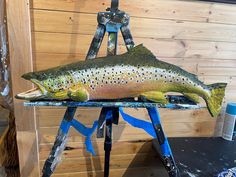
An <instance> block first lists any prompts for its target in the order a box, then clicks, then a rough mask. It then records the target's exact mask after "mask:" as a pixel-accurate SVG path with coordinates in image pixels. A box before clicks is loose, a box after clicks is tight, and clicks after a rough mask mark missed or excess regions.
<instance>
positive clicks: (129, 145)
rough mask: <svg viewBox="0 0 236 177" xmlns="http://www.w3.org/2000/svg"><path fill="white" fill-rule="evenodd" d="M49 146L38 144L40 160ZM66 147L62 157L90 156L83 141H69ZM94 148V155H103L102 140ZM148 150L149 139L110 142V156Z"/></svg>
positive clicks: (46, 154)
mask: <svg viewBox="0 0 236 177" xmlns="http://www.w3.org/2000/svg"><path fill="white" fill-rule="evenodd" d="M51 147H52V144H42V145H40V156H39V157H40V160H45V159H46V158H47V157H48V155H49V153H50V150H51ZM66 147H67V149H66V150H65V151H64V153H63V155H62V159H68V158H78V157H91V154H90V153H88V152H87V151H86V149H85V145H84V143H79V142H69V143H67V145H66ZM94 149H95V151H96V156H103V155H104V153H105V152H104V142H95V143H94ZM149 152H152V142H151V141H145V140H144V141H119V142H115V143H113V144H112V151H111V156H113V155H125V154H137V153H149Z"/></svg>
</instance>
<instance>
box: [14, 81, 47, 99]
mask: <svg viewBox="0 0 236 177" xmlns="http://www.w3.org/2000/svg"><path fill="white" fill-rule="evenodd" d="M30 81H31V82H33V83H34V84H35V85H36V86H37V87H36V88H33V89H30V90H28V91H26V92H22V93H19V94H17V95H16V96H15V98H17V99H23V100H37V99H42V98H46V93H47V91H46V89H45V88H44V87H43V86H42V85H41V84H40V82H39V81H38V80H36V79H31V80H30Z"/></svg>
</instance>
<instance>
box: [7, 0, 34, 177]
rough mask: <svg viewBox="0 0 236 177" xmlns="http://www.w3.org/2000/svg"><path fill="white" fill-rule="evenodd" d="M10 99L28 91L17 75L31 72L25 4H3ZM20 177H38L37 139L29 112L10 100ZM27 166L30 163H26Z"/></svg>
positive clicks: (29, 42)
mask: <svg viewBox="0 0 236 177" xmlns="http://www.w3.org/2000/svg"><path fill="white" fill-rule="evenodd" d="M6 8H7V17H8V18H7V19H8V34H9V49H10V61H11V62H10V63H11V65H10V67H11V79H12V88H13V95H15V94H16V93H19V92H21V91H25V90H27V89H29V88H32V84H31V83H29V82H25V81H24V80H22V79H21V78H20V77H19V75H21V74H23V73H26V72H29V71H32V70H33V66H32V47H31V35H30V34H31V28H30V27H31V25H30V10H29V1H14V2H13V1H11V0H7V1H6ZM14 112H15V118H16V129H17V143H18V152H19V164H20V173H21V176H33V177H36V176H38V175H39V158H38V137H37V127H36V119H35V115H34V109H33V108H25V107H23V104H22V102H21V101H18V100H14ZM29 162H31V163H29Z"/></svg>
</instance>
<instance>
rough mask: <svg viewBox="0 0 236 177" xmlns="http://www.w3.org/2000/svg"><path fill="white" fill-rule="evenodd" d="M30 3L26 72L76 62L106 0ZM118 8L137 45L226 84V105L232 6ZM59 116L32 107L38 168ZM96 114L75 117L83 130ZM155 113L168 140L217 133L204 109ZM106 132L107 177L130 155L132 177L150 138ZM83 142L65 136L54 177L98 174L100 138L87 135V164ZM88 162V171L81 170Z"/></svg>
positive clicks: (233, 41) (135, 3)
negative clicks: (110, 138) (110, 137)
mask: <svg viewBox="0 0 236 177" xmlns="http://www.w3.org/2000/svg"><path fill="white" fill-rule="evenodd" d="M31 5H32V6H31V14H32V36H33V38H34V41H35V42H34V43H33V46H34V48H33V54H34V56H35V58H34V62H33V65H34V70H42V69H46V68H50V67H54V66H59V65H63V64H67V63H71V62H74V61H78V60H84V58H85V56H86V53H87V51H88V48H89V45H90V42H91V40H92V38H93V34H94V33H95V30H96V25H97V22H96V13H97V12H98V11H105V9H106V7H108V6H110V0H102V1H99V0H79V1H74V0H72V1H68V0H54V1H48V0H33V1H32V4H31ZM120 9H122V10H125V11H126V12H128V13H129V14H130V16H131V22H130V23H131V24H130V26H131V31H132V34H133V37H134V41H135V43H136V44H139V43H143V44H144V45H145V46H147V47H148V48H149V49H150V50H151V51H152V52H153V53H154V54H155V55H156V56H157V57H158V58H159V59H161V60H164V61H167V62H170V63H173V64H176V65H178V66H180V67H182V68H184V69H186V70H187V71H189V72H192V73H194V74H196V75H198V77H199V78H200V79H201V80H202V81H204V82H206V83H208V84H211V83H216V82H227V83H228V87H227V90H226V97H225V102H224V104H225V103H226V102H227V101H236V90H235V88H236V72H235V69H236V18H235V15H236V6H235V5H228V4H217V3H209V2H202V1H184V0H183V1H182V0H165V1H163V0H155V1H152V0H127V1H124V0H122V1H121V2H120ZM106 41H107V36H105V38H104V43H105V45H102V47H101V50H100V52H99V56H105V55H106V44H107V42H106ZM118 49H119V53H124V52H125V51H126V49H125V46H124V43H123V40H122V38H121V35H119V47H118ZM64 111H65V109H64V108H49V107H42V108H37V109H36V118H37V119H38V120H39V122H38V126H39V127H40V130H39V132H40V133H39V140H40V160H41V166H42V163H43V160H44V159H45V158H46V157H47V155H48V153H49V150H50V147H51V146H52V143H53V141H54V138H55V135H56V132H57V128H58V126H59V123H60V120H61V118H62V117H63V113H64ZM99 112H100V109H99V108H96V109H95V108H92V109H88V108H86V109H85V108H83V109H79V110H78V111H77V112H76V118H77V119H78V120H79V121H81V122H83V123H84V124H85V125H87V126H91V124H92V122H93V121H94V120H95V119H97V117H98V115H99ZM126 112H127V113H129V114H131V115H134V116H136V117H139V118H140V119H143V120H148V119H149V118H148V115H147V112H146V111H144V110H143V109H138V110H134V109H126ZM160 113H161V117H162V122H163V126H164V129H165V132H166V133H167V135H168V136H213V135H214V134H220V126H221V125H222V118H221V116H219V117H218V118H217V119H213V118H211V117H210V115H209V113H208V111H207V110H206V109H200V110H187V111H184V110H181V111H176V110H168V109H160ZM216 124H217V125H216ZM113 133H114V142H115V144H114V146H113V148H114V151H112V157H114V159H113V162H112V163H113V164H112V170H111V174H112V176H114V177H116V176H122V175H123V174H124V173H126V172H127V171H126V167H128V165H129V163H130V162H131V160H132V159H133V158H134V156H135V154H137V158H138V159H140V160H138V161H137V164H136V166H134V169H135V170H134V169H132V168H130V169H128V171H129V173H130V174H132V175H134V174H135V175H134V176H138V175H139V174H140V173H138V172H139V169H137V167H139V165H140V166H141V164H142V167H143V166H144V165H143V163H145V160H144V161H143V158H145V157H146V158H147V159H148V158H149V156H150V155H148V153H150V152H151V149H150V143H147V144H146V143H145V140H148V139H150V137H149V136H148V135H147V134H146V133H144V132H143V131H142V130H139V129H135V128H133V127H131V126H130V125H128V124H126V123H125V122H124V121H123V120H122V119H120V124H119V125H118V126H114V132H113ZM83 140H84V138H83V137H82V136H81V135H79V134H78V133H76V132H75V130H71V131H70V136H69V139H68V141H69V142H68V146H69V147H70V148H68V150H67V151H65V153H64V155H63V160H62V164H61V165H60V167H59V168H58V169H57V171H56V174H55V176H61V177H65V176H83V177H87V176H93V175H95V174H96V176H103V175H102V166H103V155H104V152H103V139H96V138H95V137H94V136H93V137H92V141H93V143H94V146H95V151H96V152H97V156H96V157H94V158H92V159H90V158H91V157H90V155H89V154H88V153H87V152H85V151H86V150H85V148H84V144H83ZM145 144H146V145H145ZM143 146H145V147H143ZM125 147H129V148H125ZM140 149H142V150H141V151H140ZM139 157H140V158H139ZM88 161H89V162H90V163H91V164H90V166H86V164H87V163H88ZM140 169H141V168H140ZM87 170H89V172H86V171H87ZM142 170H143V171H142V176H143V175H144V174H147V175H150V172H151V173H152V174H156V173H157V171H153V169H151V170H150V169H149V170H147V168H146V167H143V168H142ZM132 175H131V176H132Z"/></svg>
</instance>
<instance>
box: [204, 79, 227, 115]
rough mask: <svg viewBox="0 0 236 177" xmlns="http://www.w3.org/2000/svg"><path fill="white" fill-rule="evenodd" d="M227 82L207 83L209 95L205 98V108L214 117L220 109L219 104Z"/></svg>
mask: <svg viewBox="0 0 236 177" xmlns="http://www.w3.org/2000/svg"><path fill="white" fill-rule="evenodd" d="M226 86H227V83H216V84H211V85H208V88H209V89H210V91H211V95H210V97H208V98H207V99H206V103H207V108H208V110H209V112H210V114H211V116H212V117H216V116H217V115H218V114H219V113H220V111H221V104H222V101H223V98H224V96H225V88H226Z"/></svg>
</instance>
